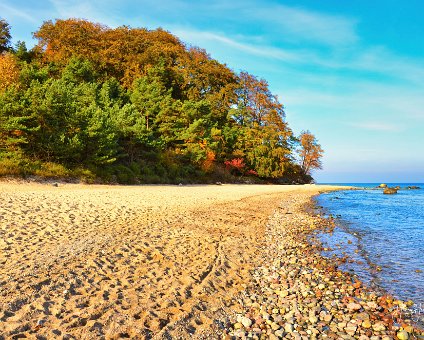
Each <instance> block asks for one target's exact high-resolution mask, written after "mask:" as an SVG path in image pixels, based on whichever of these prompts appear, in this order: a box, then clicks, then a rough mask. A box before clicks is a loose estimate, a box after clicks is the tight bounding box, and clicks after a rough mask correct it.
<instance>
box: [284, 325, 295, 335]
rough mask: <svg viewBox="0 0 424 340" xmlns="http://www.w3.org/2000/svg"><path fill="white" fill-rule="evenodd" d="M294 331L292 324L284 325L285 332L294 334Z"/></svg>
mask: <svg viewBox="0 0 424 340" xmlns="http://www.w3.org/2000/svg"><path fill="white" fill-rule="evenodd" d="M293 329H294V327H293V325H292V324H291V323H286V324H285V325H284V330H285V331H286V332H287V333H292V332H293Z"/></svg>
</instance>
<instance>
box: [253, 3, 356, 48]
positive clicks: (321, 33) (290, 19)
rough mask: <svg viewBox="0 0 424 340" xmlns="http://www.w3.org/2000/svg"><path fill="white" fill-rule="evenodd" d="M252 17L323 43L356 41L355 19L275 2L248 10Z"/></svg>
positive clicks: (290, 34)
mask: <svg viewBox="0 0 424 340" xmlns="http://www.w3.org/2000/svg"><path fill="white" fill-rule="evenodd" d="M249 15H250V16H251V17H252V18H254V19H255V20H264V21H266V22H267V23H271V24H272V25H274V26H275V28H276V29H278V30H279V31H280V32H281V34H282V35H285V36H289V37H290V36H291V37H292V38H295V39H301V40H302V41H308V42H313V43H321V44H326V45H331V46H334V45H337V46H340V45H343V46H346V45H351V44H354V43H356V42H357V41H358V40H359V37H358V35H357V33H356V25H357V21H356V20H354V19H351V18H347V17H343V16H337V15H329V14H324V13H320V12H315V11H311V10H306V9H303V8H298V7H289V6H284V5H276V6H271V7H268V6H267V7H266V8H264V7H263V6H260V4H258V6H257V7H256V8H255V9H254V10H251V11H249Z"/></svg>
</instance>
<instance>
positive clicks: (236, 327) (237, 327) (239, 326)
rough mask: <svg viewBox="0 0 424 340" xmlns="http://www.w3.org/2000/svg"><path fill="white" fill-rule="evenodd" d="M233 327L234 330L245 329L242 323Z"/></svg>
mask: <svg viewBox="0 0 424 340" xmlns="http://www.w3.org/2000/svg"><path fill="white" fill-rule="evenodd" d="M233 327H234V329H240V328H243V325H242V324H241V323H240V322H237V323H235V324H234V326H233Z"/></svg>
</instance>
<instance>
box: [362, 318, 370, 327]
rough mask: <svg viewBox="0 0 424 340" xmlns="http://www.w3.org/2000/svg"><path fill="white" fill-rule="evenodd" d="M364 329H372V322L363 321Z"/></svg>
mask: <svg viewBox="0 0 424 340" xmlns="http://www.w3.org/2000/svg"><path fill="white" fill-rule="evenodd" d="M362 327H363V328H371V322H370V320H368V319H367V320H364V321H362Z"/></svg>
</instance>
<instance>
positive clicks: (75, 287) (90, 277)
mask: <svg viewBox="0 0 424 340" xmlns="http://www.w3.org/2000/svg"><path fill="white" fill-rule="evenodd" d="M328 189H330V188H329V187H325V188H323V187H320V186H315V185H307V186H252V185H222V186H132V187H129V186H86V185H76V184H60V185H59V186H58V187H55V186H52V185H48V184H34V183H32V184H29V183H24V184H19V183H6V182H2V183H0V202H1V204H0V233H1V237H0V264H1V267H0V311H1V312H0V334H3V335H4V336H5V337H9V336H13V335H14V336H19V335H22V336H23V335H26V336H28V337H29V338H35V337H36V336H44V337H46V338H54V337H58V338H62V337H64V336H65V338H66V337H68V338H72V337H75V338H76V339H90V338H92V339H95V338H101V337H105V338H122V337H131V338H134V337H139V338H145V337H147V338H149V337H151V336H159V337H161V336H167V335H170V336H173V337H190V336H193V335H195V336H201V335H202V334H211V333H210V332H211V329H213V328H214V327H216V325H215V324H214V320H215V318H216V315H217V314H219V311H220V310H222V308H223V307H224V306H227V308H231V299H232V298H233V297H234V296H235V295H236V293H238V292H239V291H240V290H241V289H243V285H244V283H246V281H247V280H249V270H250V269H252V268H253V266H254V265H255V263H256V262H257V259H258V257H260V256H261V254H260V253H261V249H263V248H261V245H263V244H262V242H263V240H264V233H265V226H266V223H267V220H268V218H269V216H271V215H272V213H273V211H274V210H275V209H276V208H277V207H278V206H279V205H280V203H281V201H282V200H286V199H289V198H292V197H294V196H296V195H302V196H305V195H306V196H311V195H314V194H317V193H318V192H319V191H320V190H328Z"/></svg>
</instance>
